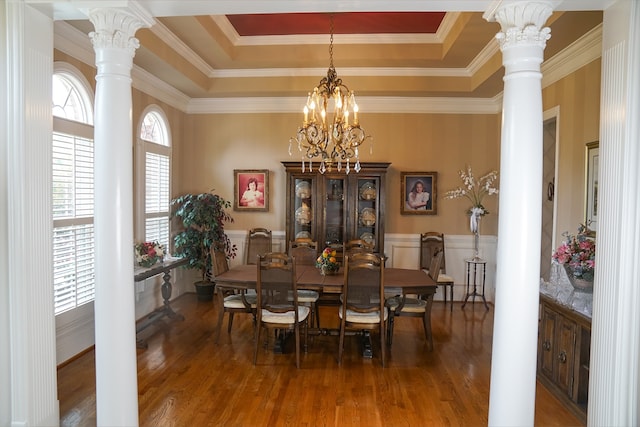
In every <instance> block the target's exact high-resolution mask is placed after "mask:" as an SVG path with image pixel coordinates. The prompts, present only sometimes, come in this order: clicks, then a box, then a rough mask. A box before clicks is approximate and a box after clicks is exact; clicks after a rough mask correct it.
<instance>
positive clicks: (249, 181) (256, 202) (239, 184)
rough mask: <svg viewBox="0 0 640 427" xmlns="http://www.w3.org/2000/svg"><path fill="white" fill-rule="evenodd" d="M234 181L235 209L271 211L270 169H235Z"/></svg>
mask: <svg viewBox="0 0 640 427" xmlns="http://www.w3.org/2000/svg"><path fill="white" fill-rule="evenodd" d="M233 183H234V184H233V195H234V196H233V210H234V211H257V212H268V211H269V170H268V169H234V171H233ZM254 184H255V187H254V186H253V185H254Z"/></svg>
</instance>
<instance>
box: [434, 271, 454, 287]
mask: <svg viewBox="0 0 640 427" xmlns="http://www.w3.org/2000/svg"><path fill="white" fill-rule="evenodd" d="M453 282H454V280H453V277H451V276H447V275H446V274H442V273H440V274H438V283H446V284H452V285H453Z"/></svg>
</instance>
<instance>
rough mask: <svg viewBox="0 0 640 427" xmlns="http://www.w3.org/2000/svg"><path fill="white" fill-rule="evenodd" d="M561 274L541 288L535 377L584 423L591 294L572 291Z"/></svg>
mask: <svg viewBox="0 0 640 427" xmlns="http://www.w3.org/2000/svg"><path fill="white" fill-rule="evenodd" d="M560 270H562V271H560ZM560 270H558V269H555V271H557V272H558V273H557V276H556V277H553V274H552V282H553V283H543V285H542V286H541V288H540V311H539V317H538V320H539V328H538V375H537V376H538V380H539V381H540V382H541V383H542V384H543V385H544V386H546V387H547V388H548V389H549V390H550V391H551V392H552V393H553V394H554V395H555V396H556V397H557V398H558V399H560V400H561V401H562V402H564V403H565V405H566V406H567V408H568V409H570V410H571V411H572V412H573V413H574V414H575V415H576V416H577V417H578V418H579V419H580V420H582V421H583V422H585V423H586V419H587V400H588V391H589V359H590V347H591V302H592V294H588V293H584V292H579V291H575V290H574V289H573V287H572V286H571V284H570V283H569V281H568V279H566V276H563V273H564V270H563V269H560Z"/></svg>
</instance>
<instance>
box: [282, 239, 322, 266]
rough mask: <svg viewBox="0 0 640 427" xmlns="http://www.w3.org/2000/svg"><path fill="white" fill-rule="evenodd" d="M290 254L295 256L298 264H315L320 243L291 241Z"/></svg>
mask: <svg viewBox="0 0 640 427" xmlns="http://www.w3.org/2000/svg"><path fill="white" fill-rule="evenodd" d="M289 256H291V257H293V258H295V260H296V264H297V265H315V263H316V259H317V258H318V243H317V242H313V241H304V242H303V241H297V240H296V241H294V242H290V243H289Z"/></svg>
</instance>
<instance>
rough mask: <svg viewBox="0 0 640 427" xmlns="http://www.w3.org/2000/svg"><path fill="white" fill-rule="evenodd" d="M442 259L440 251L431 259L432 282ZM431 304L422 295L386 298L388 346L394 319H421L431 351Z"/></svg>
mask: <svg viewBox="0 0 640 427" xmlns="http://www.w3.org/2000/svg"><path fill="white" fill-rule="evenodd" d="M442 258H443V253H442V251H438V252H436V253H435V254H434V255H433V256H432V257H431V262H430V263H429V277H431V279H433V281H434V282H437V281H438V275H439V271H440V264H441V263H442ZM432 302H433V299H432V298H424V297H423V296H422V295H417V296H416V297H410V296H407V295H406V294H403V295H396V296H393V297H391V298H387V300H386V303H385V305H386V306H387V308H388V309H389V322H388V325H387V328H388V329H387V336H388V338H387V342H388V344H389V345H391V344H392V342H393V326H394V323H395V318H396V317H399V316H409V317H421V318H422V326H423V327H424V335H425V339H426V340H427V345H428V346H429V350H433V334H432V333H431V319H430V318H429V315H430V313H431V304H432Z"/></svg>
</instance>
